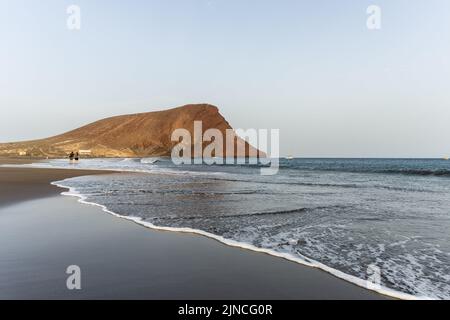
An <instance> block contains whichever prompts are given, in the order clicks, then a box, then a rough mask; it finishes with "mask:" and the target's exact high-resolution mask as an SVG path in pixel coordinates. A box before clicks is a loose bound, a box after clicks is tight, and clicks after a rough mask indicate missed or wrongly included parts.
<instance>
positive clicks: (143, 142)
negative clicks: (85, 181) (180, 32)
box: [0, 103, 263, 158]
mask: <svg viewBox="0 0 450 320" xmlns="http://www.w3.org/2000/svg"><path fill="white" fill-rule="evenodd" d="M194 121H202V125H203V132H205V131H206V130H208V129H211V128H214V129H218V130H219V131H220V132H222V134H223V137H224V138H225V132H226V130H227V129H233V128H232V127H231V125H230V124H229V122H228V121H227V120H226V119H225V118H224V117H223V116H222V115H221V114H220V112H219V108H218V107H216V106H214V105H211V104H206V103H203V104H188V105H184V106H180V107H176V108H171V109H167V110H160V111H152V112H141V113H135V114H125V115H118V116H111V117H107V118H104V119H100V120H97V121H94V122H92V123H89V124H86V125H84V126H81V127H79V128H76V129H73V130H70V131H68V132H65V133H62V134H58V135H55V136H52V137H48V138H44V139H37V140H27V141H20V142H9V143H0V156H30V157H48V158H59V157H64V156H66V155H67V154H68V153H70V152H72V151H73V152H77V151H80V150H82V151H83V152H84V153H85V155H86V156H89V157H146V156H170V154H171V151H172V148H173V147H174V146H175V145H176V144H178V142H173V141H171V135H172V132H173V131H174V130H175V129H181V128H183V129H186V130H188V131H189V132H190V134H191V136H192V137H193V132H194ZM235 139H236V141H239V142H241V143H242V145H241V147H239V146H238V147H235V156H239V157H241V156H244V157H246V156H249V155H251V154H255V152H256V154H258V155H259V156H263V153H262V152H260V151H258V150H256V149H255V148H253V147H252V146H250V145H249V144H248V143H246V142H243V140H241V139H240V138H238V137H236V138H235ZM224 143H225V142H224ZM238 145H239V144H238ZM204 146H205V143H204V145H203V147H204ZM242 146H245V148H244V149H243V148H242ZM223 155H224V156H227V151H226V148H225V147H224V149H223ZM220 156H222V155H220Z"/></svg>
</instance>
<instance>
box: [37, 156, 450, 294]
mask: <svg viewBox="0 0 450 320" xmlns="http://www.w3.org/2000/svg"><path fill="white" fill-rule="evenodd" d="M38 166H48V167H76V168H80V169H81V168H87V169H113V170H117V171H120V172H117V173H114V174H109V175H92V176H84V177H77V178H71V179H67V180H65V181H63V182H58V184H59V185H63V186H67V187H70V188H72V193H76V194H78V195H80V196H82V197H83V199H85V201H88V202H90V203H96V204H99V205H101V206H104V208H106V209H107V210H108V211H109V212H112V213H115V214H118V215H120V216H124V217H130V218H133V219H136V221H139V222H140V223H143V224H148V225H150V226H156V227H162V228H168V229H169V230H192V231H198V232H199V233H203V234H206V235H210V236H212V237H217V239H219V240H222V241H223V242H227V241H229V243H232V244H233V245H240V244H241V245H242V246H243V247H248V248H253V249H255V250H258V249H260V250H263V251H264V252H269V253H273V254H275V255H280V256H284V257H288V258H291V259H292V260H296V261H299V262H303V263H305V264H309V265H313V266H317V267H320V268H322V269H324V270H326V271H329V272H331V273H333V274H335V275H337V276H340V277H341V278H344V279H347V280H349V281H352V282H354V283H357V284H359V285H361V284H363V283H364V280H366V279H370V276H371V275H372V274H373V270H374V268H376V270H378V271H379V279H380V281H381V283H380V285H381V287H382V288H383V290H384V291H383V290H379V291H380V292H385V293H389V294H392V295H394V296H398V297H405V295H403V294H409V295H412V296H416V297H428V298H435V299H450V161H445V160H423V159H292V160H284V159H281V162H280V170H279V173H278V174H277V175H274V176H261V175H260V174H259V173H260V170H259V169H260V168H259V167H258V166H254V165H252V166H250V165H213V166H207V165H183V166H175V165H174V164H173V163H172V162H171V161H170V159H162V158H149V159H91V160H83V161H81V162H80V163H79V164H76V165H73V164H69V163H68V161H66V160H52V161H49V162H48V163H44V164H42V163H41V164H38Z"/></svg>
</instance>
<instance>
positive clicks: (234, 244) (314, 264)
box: [52, 178, 429, 300]
mask: <svg viewBox="0 0 450 320" xmlns="http://www.w3.org/2000/svg"><path fill="white" fill-rule="evenodd" d="M69 179H70V178H69ZM58 182H59V183H58ZM61 182H64V180H63V181H55V182H52V184H53V185H55V186H58V187H60V188H62V189H68V190H69V191H65V192H62V193H61V195H63V196H69V197H75V198H77V199H78V202H79V203H81V204H86V205H90V206H94V207H99V208H100V209H101V210H102V211H103V212H105V213H108V214H110V215H112V216H114V217H117V218H120V219H124V220H127V221H131V222H133V223H135V224H137V225H139V226H141V227H145V228H148V229H151V230H154V231H155V230H156V231H166V232H179V233H186V234H191V235H193V236H202V237H205V238H207V239H210V240H214V241H216V242H218V243H220V244H223V245H225V246H228V247H231V248H238V249H241V250H246V251H251V252H257V253H262V254H266V255H268V256H271V257H276V258H280V259H283V260H286V261H289V262H293V263H296V264H298V265H301V266H303V267H308V268H313V269H316V270H319V271H320V272H325V273H327V274H330V275H332V276H333V277H336V278H337V279H340V280H343V281H346V282H348V283H350V284H352V285H355V286H357V287H360V288H362V289H364V290H367V291H370V292H374V293H377V294H380V295H382V296H385V297H388V298H392V299H400V300H428V299H429V298H427V297H419V296H413V295H410V294H407V293H403V292H400V291H396V290H393V289H390V288H387V287H380V288H378V289H377V288H375V287H374V288H372V289H369V288H367V287H366V286H367V282H366V281H365V280H363V279H360V278H358V277H355V276H352V275H349V274H346V273H344V272H341V271H339V270H337V269H334V268H331V267H329V266H327V265H324V264H322V263H320V262H318V261H315V260H312V259H309V258H306V257H296V256H293V255H291V254H289V253H282V252H277V251H274V250H271V249H265V248H259V247H256V246H254V245H252V244H248V243H244V242H239V241H235V240H231V239H226V238H224V237H222V236H218V235H215V234H213V233H209V232H206V231H203V230H200V229H192V228H174V227H164V226H157V225H154V224H152V223H150V222H146V221H144V220H142V218H140V217H136V216H124V215H121V214H118V213H116V212H113V211H111V210H109V209H108V208H107V207H106V206H104V205H101V204H98V203H95V202H90V201H87V200H86V196H84V195H83V194H81V193H79V192H78V191H77V190H76V189H75V188H72V187H69V186H65V185H63V184H61ZM308 260H309V261H308Z"/></svg>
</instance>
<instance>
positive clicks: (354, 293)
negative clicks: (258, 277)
mask: <svg viewBox="0 0 450 320" xmlns="http://www.w3.org/2000/svg"><path fill="white" fill-rule="evenodd" d="M0 170H2V171H3V172H5V171H7V169H6V168H0ZM9 170H13V172H14V174H17V173H18V172H19V171H21V172H22V174H24V175H30V174H31V175H36V174H38V175H39V174H40V175H45V174H50V172H48V171H53V173H51V174H50V175H53V176H51V177H48V178H52V179H54V178H55V176H54V175H55V174H57V175H58V176H59V177H60V176H66V178H64V179H67V178H69V177H75V176H81V175H88V174H97V172H96V171H95V170H79V169H75V170H70V169H61V170H58V169H37V168H23V169H19V168H17V167H16V168H13V169H9ZM30 170H34V171H30ZM55 170H56V171H55ZM3 172H2V178H3V177H4V175H3ZM98 173H101V174H105V173H106V172H105V171H100V172H98ZM64 179H55V180H52V181H60V180H64ZM22 180H23V179H22ZM47 180H48V179H47ZM52 181H47V182H48V184H49V185H50V182H52ZM40 182H41V183H42V180H41V181H40ZM1 184H3V181H1ZM23 184H24V182H23V181H21V183H19V185H23ZM51 187H53V188H51V191H48V190H47V192H48V193H46V195H43V194H41V193H37V194H35V197H34V199H42V198H47V199H48V200H51V199H54V198H55V197H54V196H55V195H56V194H60V193H61V189H60V188H59V187H57V186H55V183H53V185H51ZM61 187H64V186H61ZM34 188H35V189H36V186H35V185H34ZM64 188H65V189H67V188H66V187H64ZM57 191H59V192H57ZM70 191H71V190H70V189H69V193H70ZM63 193H65V194H67V192H63ZM61 198H63V199H66V198H69V199H71V197H61ZM26 200H31V199H30V198H29V197H27V198H21V199H16V204H18V205H20V204H21V203H23V202H24V201H25V203H26V202H29V201H26ZM79 200H81V199H79ZM32 201H33V200H32ZM78 202H81V201H78ZM91 204H92V203H91ZM77 205H78V206H80V205H79V204H77ZM95 205H96V206H100V205H98V204H95ZM11 206H15V205H14V204H11V203H10V204H9V205H8V207H11ZM8 207H5V206H4V205H3V201H2V203H1V205H0V209H3V211H5V208H6V209H8ZM91 207H92V206H91ZM94 209H95V211H99V212H102V211H100V210H98V209H97V208H94ZM103 209H104V210H103V211H106V210H107V209H106V208H103ZM105 209H106V210H105ZM80 210H81V211H86V210H87V209H86V208H85V207H83V206H81V209H80ZM107 212H108V211H107ZM110 213H111V212H110ZM102 214H103V213H102ZM111 214H112V215H107V216H108V217H112V216H113V215H115V216H118V217H120V218H122V219H120V220H119V221H120V223H123V222H124V221H125V220H124V219H123V218H125V219H126V220H131V222H133V225H134V226H135V229H136V231H137V230H139V229H143V228H142V226H143V223H142V222H141V223H140V222H139V221H137V219H136V218H132V217H123V216H120V215H117V214H115V213H111ZM114 220H116V219H114ZM117 220H118V219H117ZM116 223H118V222H116ZM145 227H147V228H146V229H145V230H144V231H145V232H147V233H150V234H154V233H165V232H164V231H171V232H170V235H168V236H169V237H171V236H172V237H180V236H181V234H182V233H185V234H186V236H187V237H189V238H193V239H197V240H199V238H201V239H204V240H201V241H207V242H208V243H209V242H211V240H216V241H214V243H216V246H218V247H217V248H216V249H217V250H218V251H222V250H226V251H228V250H231V251H232V252H234V254H238V253H239V254H243V255H250V256H254V255H257V256H258V259H268V261H269V264H277V265H278V264H281V265H283V266H285V267H287V266H290V267H293V268H294V270H291V273H299V274H302V273H305V272H306V273H313V274H314V275H315V277H318V278H319V279H321V281H320V282H321V284H317V286H318V287H321V286H322V287H323V286H325V287H327V286H328V285H327V283H329V285H330V286H331V288H332V289H331V291H330V292H331V293H332V294H331V296H332V298H336V299H340V298H343V299H348V298H351V299H386V298H388V297H386V296H384V295H381V294H377V293H375V292H373V291H369V290H368V289H364V288H361V287H357V286H356V285H354V284H352V283H350V282H348V281H345V280H341V279H339V278H337V277H335V276H333V275H330V274H328V273H327V272H325V271H323V270H319V269H318V268H317V267H315V266H312V267H311V266H305V264H304V263H303V264H301V263H299V262H298V261H294V262H293V261H292V259H289V258H288V257H285V256H278V257H277V256H274V255H273V254H272V253H271V252H265V250H264V249H258V248H253V247H252V248H243V247H242V244H241V243H239V244H238V243H236V244H235V245H233V244H231V243H229V242H225V241H220V240H221V239H216V238H215V237H211V235H209V234H206V233H205V234H201V235H202V236H203V237H198V234H199V232H193V230H190V229H189V230H173V229H170V228H161V227H155V226H151V227H150V226H148V225H145ZM149 227H150V228H151V230H148V228H149ZM158 230H163V231H158ZM149 231H150V232H149ZM173 231H177V232H173ZM180 231H181V232H180ZM194 231H195V230H194ZM213 236H214V235H213ZM211 245H212V244H208V246H211ZM236 247H238V248H236ZM261 253H264V255H261ZM219 254H220V253H219ZM201 255H202V254H200V256H201ZM263 257H264V258H263ZM280 257H281V258H283V259H280ZM247 258H248V257H247ZM289 260H290V261H289ZM217 268H219V269H220V268H221V266H217ZM255 268H259V266H255ZM307 269H309V270H308V271H306V270H307ZM269 277H272V278H276V277H279V275H277V276H275V275H269ZM324 279H328V280H324ZM242 280H243V279H240V281H242ZM272 280H274V279H272ZM324 283H325V284H324ZM253 284H254V285H260V284H257V283H253ZM284 285H286V284H284ZM280 286H282V284H281V283H280ZM308 286H309V287H311V286H314V283H308ZM349 288H351V289H349ZM291 289H292V290H293V291H295V288H291ZM310 289H311V292H313V291H314V290H315V289H320V288H313V287H311V288H310ZM327 290H330V288H328V289H327ZM340 291H342V292H340ZM330 292H328V293H321V294H322V296H323V298H324V299H328V298H330V297H329V295H330ZM255 294H257V293H255ZM281 296H282V295H281ZM312 296H313V297H311V296H308V295H306V296H305V293H304V292H303V293H302V294H300V295H298V296H295V295H294V296H293V297H290V298H297V299H304V298H306V299H309V298H316V299H317V298H319V299H320V294H319V296H316V294H313V295H312ZM349 296H351V297H349ZM256 297H258V295H256ZM272 298H273V297H272Z"/></svg>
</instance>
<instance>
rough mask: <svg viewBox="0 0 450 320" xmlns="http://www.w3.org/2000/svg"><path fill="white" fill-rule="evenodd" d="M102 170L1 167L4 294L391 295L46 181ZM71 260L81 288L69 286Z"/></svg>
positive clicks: (0, 290) (0, 284) (0, 292)
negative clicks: (171, 228) (123, 214)
mask: <svg viewBox="0 0 450 320" xmlns="http://www.w3.org/2000/svg"><path fill="white" fill-rule="evenodd" d="M96 173H97V172H94V171H78V170H55V169H48V170H47V169H22V168H0V243H1V244H2V245H1V246H0V299H386V297H384V296H382V295H379V294H377V293H374V292H371V291H369V290H366V289H364V288H361V287H358V286H355V285H353V284H351V283H348V282H346V281H343V280H341V279H338V278H336V277H334V276H332V275H330V274H328V273H326V272H323V271H321V270H318V269H314V268H310V267H306V266H302V265H300V264H297V263H294V262H290V261H287V260H284V259H281V258H277V257H273V256H270V255H267V254H263V253H257V252H252V251H249V250H245V249H239V248H232V247H228V246H226V245H224V244H221V243H219V242H217V241H215V240H212V239H209V238H206V237H202V236H198V235H193V234H183V233H177V232H163V231H155V230H152V229H148V228H145V227H143V226H141V225H138V224H136V223H133V222H131V221H127V220H124V219H120V218H117V217H114V216H112V215H109V214H107V213H105V212H103V211H102V210H101V209H100V208H98V207H94V206H90V205H84V204H81V203H79V202H77V199H76V198H74V197H67V196H60V195H59V193H60V192H62V191H64V190H62V189H60V188H57V187H54V186H51V185H50V182H51V181H55V180H61V179H65V178H68V177H71V176H78V175H86V174H96ZM101 173H102V174H105V172H101ZM69 265H78V266H79V267H80V268H81V284H82V289H81V290H72V291H71V290H68V289H67V287H66V279H67V277H68V275H67V274H66V273H65V272H66V268H67V267H68V266H69Z"/></svg>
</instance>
